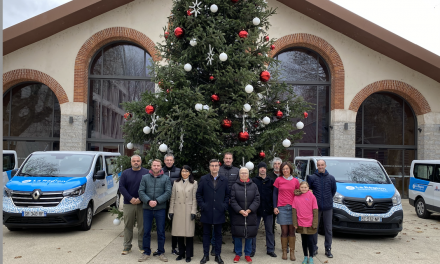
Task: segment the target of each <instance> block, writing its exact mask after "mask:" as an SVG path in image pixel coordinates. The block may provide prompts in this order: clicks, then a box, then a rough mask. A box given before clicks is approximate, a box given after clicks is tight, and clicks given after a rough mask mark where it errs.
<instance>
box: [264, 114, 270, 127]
mask: <svg viewBox="0 0 440 264" xmlns="http://www.w3.org/2000/svg"><path fill="white" fill-rule="evenodd" d="M269 123H270V118H269V117H267V116H266V117H265V118H263V124H265V125H269Z"/></svg>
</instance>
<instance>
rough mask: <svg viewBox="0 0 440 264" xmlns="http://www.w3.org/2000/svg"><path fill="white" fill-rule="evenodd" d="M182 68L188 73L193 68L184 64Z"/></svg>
mask: <svg viewBox="0 0 440 264" xmlns="http://www.w3.org/2000/svg"><path fill="white" fill-rule="evenodd" d="M183 68H184V69H185V71H187V72H189V71H191V70H192V68H193V67H192V66H191V64H189V63H187V64H185V66H183Z"/></svg>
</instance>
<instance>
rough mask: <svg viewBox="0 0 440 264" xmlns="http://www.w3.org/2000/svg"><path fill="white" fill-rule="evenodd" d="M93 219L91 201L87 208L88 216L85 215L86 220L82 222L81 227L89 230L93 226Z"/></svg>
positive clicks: (83, 229)
mask: <svg viewBox="0 0 440 264" xmlns="http://www.w3.org/2000/svg"><path fill="white" fill-rule="evenodd" d="M92 220H93V208H92V203H89V205H88V206H87V209H86V216H85V217H84V221H83V222H82V223H81V226H80V227H79V228H80V230H82V231H88V230H90V228H91V227H92Z"/></svg>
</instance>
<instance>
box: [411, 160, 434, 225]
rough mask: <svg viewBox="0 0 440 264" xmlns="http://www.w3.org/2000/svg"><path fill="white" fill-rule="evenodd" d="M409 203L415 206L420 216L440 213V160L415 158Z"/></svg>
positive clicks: (412, 166) (426, 216) (424, 216)
mask: <svg viewBox="0 0 440 264" xmlns="http://www.w3.org/2000/svg"><path fill="white" fill-rule="evenodd" d="M409 203H410V204H411V205H412V206H414V207H415V210H416V213H417V216H418V217H420V218H428V217H429V216H430V215H431V213H436V212H437V213H440V160H413V162H412V163H411V172H410V180H409Z"/></svg>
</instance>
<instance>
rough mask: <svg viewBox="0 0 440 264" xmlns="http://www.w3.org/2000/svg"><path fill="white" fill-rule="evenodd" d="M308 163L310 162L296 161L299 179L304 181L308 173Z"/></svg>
mask: <svg viewBox="0 0 440 264" xmlns="http://www.w3.org/2000/svg"><path fill="white" fill-rule="evenodd" d="M307 163H308V160H296V164H295V166H296V171H297V172H298V178H300V179H301V180H304V178H305V177H306V173H307Z"/></svg>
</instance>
